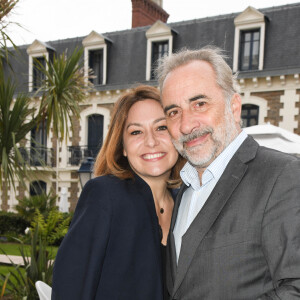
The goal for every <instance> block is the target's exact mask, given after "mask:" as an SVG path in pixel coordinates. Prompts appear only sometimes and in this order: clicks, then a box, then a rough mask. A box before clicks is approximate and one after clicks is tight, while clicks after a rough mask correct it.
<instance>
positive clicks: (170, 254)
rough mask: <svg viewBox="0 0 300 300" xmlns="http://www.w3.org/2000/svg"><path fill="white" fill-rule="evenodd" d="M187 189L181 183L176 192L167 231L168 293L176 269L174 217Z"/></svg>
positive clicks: (171, 286) (171, 287) (170, 289)
mask: <svg viewBox="0 0 300 300" xmlns="http://www.w3.org/2000/svg"><path fill="white" fill-rule="evenodd" d="M186 189H187V186H186V185H185V184H183V185H182V186H181V188H180V190H179V192H178V194H177V197H176V200H175V203H174V209H173V214H172V219H171V225H170V231H169V237H168V243H167V258H166V260H167V262H166V263H167V287H168V290H169V293H170V294H171V292H172V289H173V286H174V281H175V275H176V269H177V262H176V248H175V240H174V235H173V229H174V226H175V223H176V218H177V214H178V209H179V205H180V202H181V199H182V195H183V193H184V191H185V190H186Z"/></svg>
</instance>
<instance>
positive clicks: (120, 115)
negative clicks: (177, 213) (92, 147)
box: [94, 85, 185, 187]
mask: <svg viewBox="0 0 300 300" xmlns="http://www.w3.org/2000/svg"><path fill="white" fill-rule="evenodd" d="M147 99H152V100H155V101H157V102H159V103H160V94H159V91H158V90H157V89H156V88H155V87H152V86H147V85H140V86H138V87H136V88H134V89H132V90H131V91H130V92H127V93H125V94H123V95H122V96H121V97H120V98H119V99H118V101H117V102H116V103H115V106H114V110H113V113H112V118H111V123H110V126H109V130H108V134H107V136H106V138H105V140H104V143H103V146H102V148H101V150H100V152H99V153H98V155H97V158H96V162H95V165H94V174H95V176H102V175H108V174H111V175H114V176H116V177H118V178H120V179H127V178H133V176H134V172H133V171H132V169H131V167H130V165H129V163H128V160H127V157H125V156H124V155H123V131H124V126H125V123H126V120H127V116H128V113H129V110H130V108H131V107H132V106H133V105H134V104H135V103H136V102H138V101H143V100H147ZM184 163H185V160H184V159H183V158H182V157H181V156H179V158H178V160H177V162H176V164H175V166H174V167H173V168H172V172H171V176H170V180H169V182H168V184H169V187H177V186H179V185H180V183H181V180H180V176H179V172H180V170H181V168H182V167H183V164H184Z"/></svg>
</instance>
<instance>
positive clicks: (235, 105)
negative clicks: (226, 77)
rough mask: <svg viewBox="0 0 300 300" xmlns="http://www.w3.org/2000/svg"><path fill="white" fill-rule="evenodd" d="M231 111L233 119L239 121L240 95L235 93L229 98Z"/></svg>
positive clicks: (240, 109)
mask: <svg viewBox="0 0 300 300" xmlns="http://www.w3.org/2000/svg"><path fill="white" fill-rule="evenodd" d="M230 107H231V111H232V114H233V116H234V121H235V122H236V123H238V124H239V123H240V121H241V111H242V99H241V96H240V95H239V94H237V93H235V94H234V95H233V96H232V98H231V104H230Z"/></svg>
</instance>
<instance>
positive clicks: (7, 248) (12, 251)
mask: <svg viewBox="0 0 300 300" xmlns="http://www.w3.org/2000/svg"><path fill="white" fill-rule="evenodd" d="M20 246H21V244H19V243H4V242H0V254H4V253H2V251H1V249H2V250H4V252H5V253H6V254H8V255H21V254H20V250H19V248H20ZM24 249H25V253H28V255H29V253H30V245H24ZM47 249H48V251H49V253H53V255H54V256H56V253H57V249H58V247H54V246H51V247H50V246H49V247H47Z"/></svg>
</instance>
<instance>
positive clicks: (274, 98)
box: [251, 91, 284, 126]
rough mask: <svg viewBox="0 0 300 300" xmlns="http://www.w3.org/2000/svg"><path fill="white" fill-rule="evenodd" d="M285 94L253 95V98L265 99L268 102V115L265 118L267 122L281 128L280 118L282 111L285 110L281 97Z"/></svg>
mask: <svg viewBox="0 0 300 300" xmlns="http://www.w3.org/2000/svg"><path fill="white" fill-rule="evenodd" d="M283 94H284V91H273V92H255V93H251V96H257V97H261V98H264V99H265V100H267V102H268V113H267V117H265V120H264V121H265V122H266V123H267V122H270V124H272V125H275V126H279V122H281V121H282V116H280V109H281V108H283V103H281V102H280V96H282V95H283Z"/></svg>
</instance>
